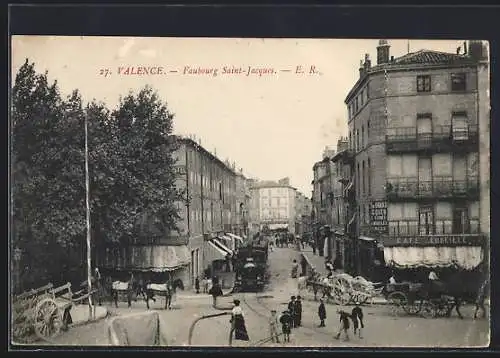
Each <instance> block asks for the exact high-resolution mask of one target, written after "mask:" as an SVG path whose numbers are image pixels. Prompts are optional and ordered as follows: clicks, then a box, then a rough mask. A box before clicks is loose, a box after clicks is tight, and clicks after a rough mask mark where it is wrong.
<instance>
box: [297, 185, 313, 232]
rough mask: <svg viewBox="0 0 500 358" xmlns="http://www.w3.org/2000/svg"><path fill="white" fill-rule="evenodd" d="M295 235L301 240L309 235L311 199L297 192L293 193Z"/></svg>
mask: <svg viewBox="0 0 500 358" xmlns="http://www.w3.org/2000/svg"><path fill="white" fill-rule="evenodd" d="M295 213H296V215H295V233H296V234H297V235H299V236H300V237H302V238H305V237H307V236H308V235H310V227H309V225H310V215H311V199H309V198H307V197H306V196H305V195H304V194H302V193H301V192H299V191H296V193H295Z"/></svg>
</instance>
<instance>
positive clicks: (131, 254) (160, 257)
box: [104, 245, 191, 272]
mask: <svg viewBox="0 0 500 358" xmlns="http://www.w3.org/2000/svg"><path fill="white" fill-rule="evenodd" d="M127 253H128V255H127ZM190 262H191V255H190V253H189V249H188V247H187V246H186V245H180V246H166V245H148V246H130V247H129V248H128V250H126V249H125V248H115V249H109V250H106V258H105V265H104V266H105V267H109V268H115V269H128V270H139V271H154V272H165V271H173V270H176V269H179V268H181V267H183V266H187V265H189V264H190Z"/></svg>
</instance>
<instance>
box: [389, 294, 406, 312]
mask: <svg viewBox="0 0 500 358" xmlns="http://www.w3.org/2000/svg"><path fill="white" fill-rule="evenodd" d="M387 301H388V302H389V303H390V304H391V306H392V314H393V315H394V316H399V314H400V312H401V309H403V310H404V307H405V305H406V304H407V302H408V299H407V297H406V295H405V294H404V293H403V292H398V291H396V292H391V293H390V294H389V296H387Z"/></svg>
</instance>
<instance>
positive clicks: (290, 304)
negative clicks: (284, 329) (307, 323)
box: [288, 296, 296, 328]
mask: <svg viewBox="0 0 500 358" xmlns="http://www.w3.org/2000/svg"><path fill="white" fill-rule="evenodd" d="M288 313H289V314H290V318H291V322H290V328H295V322H296V319H295V296H292V297H291V298H290V302H288Z"/></svg>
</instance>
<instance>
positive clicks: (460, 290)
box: [418, 271, 484, 319]
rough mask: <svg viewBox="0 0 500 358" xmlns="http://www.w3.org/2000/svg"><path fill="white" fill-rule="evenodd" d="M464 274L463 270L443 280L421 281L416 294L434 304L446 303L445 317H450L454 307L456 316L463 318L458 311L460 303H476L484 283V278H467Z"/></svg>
mask: <svg viewBox="0 0 500 358" xmlns="http://www.w3.org/2000/svg"><path fill="white" fill-rule="evenodd" d="M464 275H466V273H465V272H464V271H459V272H456V273H454V274H452V275H451V276H450V277H449V278H448V279H446V280H444V281H441V280H439V281H437V282H433V281H431V280H429V281H427V282H424V283H421V284H420V289H419V292H418V296H420V297H421V298H422V299H424V300H428V301H429V302H431V303H432V304H434V305H439V306H442V304H443V303H446V304H447V309H446V317H450V316H451V314H452V311H453V308H455V310H456V312H457V314H458V317H459V318H460V319H463V318H464V317H463V316H462V313H461V312H460V307H461V305H462V304H463V303H467V302H470V303H476V304H477V297H478V296H479V295H480V291H481V286H482V285H483V284H484V280H478V279H477V277H469V279H467V277H465V276H464ZM469 276H470V275H469Z"/></svg>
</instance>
